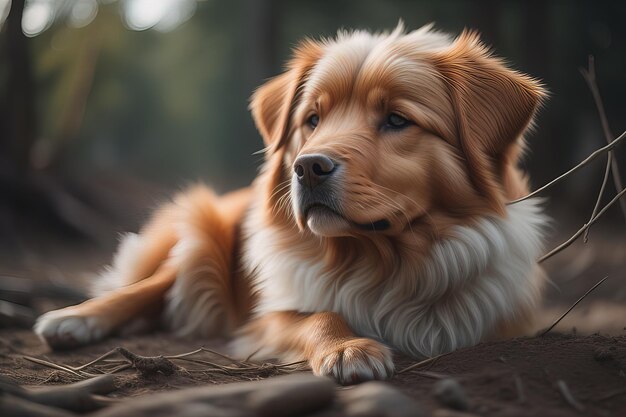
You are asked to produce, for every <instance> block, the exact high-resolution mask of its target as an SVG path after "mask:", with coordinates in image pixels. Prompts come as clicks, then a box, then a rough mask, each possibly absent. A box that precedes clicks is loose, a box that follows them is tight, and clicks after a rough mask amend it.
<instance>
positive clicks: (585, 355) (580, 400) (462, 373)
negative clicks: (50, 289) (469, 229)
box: [0, 224, 626, 417]
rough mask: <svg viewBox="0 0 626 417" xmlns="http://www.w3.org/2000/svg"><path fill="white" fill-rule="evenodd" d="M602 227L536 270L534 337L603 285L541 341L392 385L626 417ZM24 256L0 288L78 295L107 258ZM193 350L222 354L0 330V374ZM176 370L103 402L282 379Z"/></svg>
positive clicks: (127, 383) (138, 340)
mask: <svg viewBox="0 0 626 417" xmlns="http://www.w3.org/2000/svg"><path fill="white" fill-rule="evenodd" d="M610 226H611V225H610V224H609V227H605V228H604V229H603V228H597V229H593V230H592V233H591V236H590V243H589V244H587V245H585V244H583V243H582V242H579V243H576V244H575V245H573V246H572V247H571V248H570V249H568V250H567V252H564V253H563V254H561V255H559V256H556V257H554V258H552V259H550V260H549V261H548V262H546V264H545V265H544V266H545V268H546V270H547V272H548V275H549V277H550V280H551V284H550V285H548V286H547V291H546V298H545V305H544V308H543V309H542V311H541V312H540V314H539V317H540V320H539V321H540V322H539V323H538V325H537V328H538V329H540V328H545V327H547V326H548V325H549V324H550V323H552V322H553V321H554V320H555V319H556V318H557V317H558V316H559V315H560V314H561V313H562V312H564V311H565V310H566V309H567V308H568V307H569V306H570V305H571V304H572V303H573V302H574V301H576V299H578V298H579V297H580V296H581V295H582V294H583V293H584V292H585V291H586V290H588V289H589V288H590V287H591V286H592V285H593V284H594V283H596V282H597V281H599V280H600V279H601V278H603V277H604V276H609V280H607V281H606V282H605V283H604V284H603V285H602V286H600V287H599V288H598V289H597V290H596V291H594V292H593V293H592V294H591V295H589V297H587V298H586V299H585V300H584V301H583V302H581V303H580V305H579V306H577V307H576V308H575V309H574V310H573V311H572V313H570V314H569V315H568V316H567V317H566V318H565V319H564V320H563V321H562V322H561V323H560V325H559V326H558V327H557V328H556V329H555V330H554V331H553V332H551V333H550V334H548V335H547V336H545V337H534V338H522V339H514V340H508V341H496V342H487V343H482V344H480V345H478V346H475V347H471V348H467V349H462V350H459V351H456V352H453V353H451V354H448V355H445V356H442V357H440V358H438V359H436V360H433V361H431V362H429V363H427V364H424V365H422V366H420V367H418V368H414V369H411V370H408V371H405V372H402V370H403V369H405V368H407V367H409V366H410V365H412V364H415V363H416V361H415V360H413V359H410V358H403V357H396V370H397V371H399V372H398V373H397V374H396V375H395V376H394V377H393V378H392V379H391V381H390V383H391V384H392V385H394V386H395V387H397V388H399V389H400V390H402V391H403V392H405V393H406V394H408V395H409V396H411V397H412V398H415V399H416V400H417V401H418V402H419V403H420V404H422V405H423V407H425V409H427V410H430V411H432V410H435V409H437V408H441V405H438V404H437V402H436V400H435V399H434V397H433V395H432V390H433V385H434V383H435V382H436V381H437V380H440V379H442V378H446V377H453V378H455V379H457V380H458V381H459V382H460V383H461V385H462V386H463V388H464V390H465V392H466V394H467V397H468V399H469V409H468V410H467V412H468V413H470V414H471V415H480V416H542V417H548V416H572V415H574V416H577V415H581V416H603V417H604V416H606V417H609V416H615V417H619V416H626V283H625V281H624V280H626V239H625V238H624V236H623V234H620V233H615V231H614V230H612V228H611V227H610ZM621 226H622V227H623V225H621ZM566 230H568V229H566ZM564 237H567V235H566V234H565V233H561V234H560V235H559V236H557V237H553V238H552V243H551V245H549V246H552V245H554V244H556V243H558V242H560V241H562V240H563V238H564ZM29 253H30V254H31V255H32V256H30V257H28V256H27V257H25V258H23V259H25V260H26V261H27V262H26V263H23V264H22V265H21V266H16V265H15V264H11V262H7V260H6V259H2V258H1V255H2V254H0V279H2V276H3V275H4V276H21V277H29V278H32V279H33V282H38V280H41V281H55V282H63V283H68V282H71V283H72V284H71V285H73V286H76V287H81V286H83V285H84V284H85V283H86V282H88V281H89V277H90V276H91V275H92V274H93V273H94V272H96V271H97V270H98V268H99V267H100V266H101V265H103V264H104V263H105V262H106V260H107V258H108V256H109V255H108V254H107V252H106V251H102V250H86V249H85V248H82V247H80V246H69V245H56V246H54V247H51V246H50V245H48V246H47V249H46V251H45V254H43V253H44V251H41V250H39V249H38V248H37V247H36V246H33V247H32V248H31V250H30V252H29ZM7 265H12V266H7ZM68 277H71V278H68ZM58 306H60V304H59V302H58V301H52V300H49V299H46V298H45V297H44V298H43V299H40V300H37V303H36V306H35V309H36V310H37V311H38V312H41V311H46V310H48V309H51V308H54V307H58ZM0 325H1V324H0ZM201 346H205V347H210V348H212V349H214V350H217V351H221V352H224V351H225V350H224V349H225V348H224V342H223V341H207V340H200V339H177V338H173V337H171V336H170V335H167V334H164V333H152V334H147V335H137V336H128V337H116V338H112V339H109V340H106V341H104V342H101V343H98V344H96V345H93V346H87V347H83V348H79V349H76V350H71V351H65V352H52V351H50V350H49V349H48V348H47V347H46V346H45V345H43V344H42V343H41V342H40V341H39V340H38V339H37V338H36V337H35V335H34V334H33V333H32V332H31V331H30V330H28V329H24V328H17V327H12V326H8V327H7V326H6V323H5V327H4V328H0V374H2V375H5V376H8V377H9V378H11V379H13V380H15V381H17V382H18V383H19V384H22V385H25V386H41V385H58V384H65V383H69V382H74V381H77V380H80V379H83V378H85V375H87V374H96V373H99V372H103V371H104V370H109V371H110V370H111V369H113V367H114V366H116V364H119V357H111V358H108V359H106V360H104V361H102V362H99V363H98V364H96V365H94V366H92V367H88V368H85V369H84V371H85V372H86V373H82V374H81V375H75V374H73V373H72V372H69V371H68V370H67V369H66V370H60V369H53V368H51V367H50V366H51V365H49V364H48V365H44V364H42V363H41V362H40V363H35V362H33V361H31V360H28V359H26V357H34V358H36V359H42V360H44V361H48V362H51V363H56V364H63V365H69V366H78V365H82V364H85V363H88V362H90V361H92V360H95V359H97V358H98V357H99V356H100V355H102V354H105V353H107V352H109V351H111V350H112V349H115V348H117V347H125V348H126V349H128V350H129V351H131V352H134V353H137V354H141V355H146V356H153V355H154V356H157V355H177V354H181V353H185V352H191V351H194V350H196V349H197V348H199V347H201ZM194 358H197V359H199V360H202V361H208V362H210V363H218V364H221V365H222V366H224V365H229V361H227V360H225V359H224V358H220V357H218V356H216V355H214V354H211V353H208V352H204V353H202V354H200V356H194ZM116 360H118V362H115V361H116ZM176 364H177V365H181V363H179V362H176ZM182 365H184V367H185V370H184V371H178V372H176V373H175V374H174V375H170V376H165V375H162V374H158V373H157V374H156V375H150V376H145V375H141V374H140V373H138V372H137V371H136V370H135V369H125V370H122V371H120V372H117V373H116V374H115V375H116V385H117V387H118V389H117V391H115V392H114V393H113V394H111V395H110V397H112V398H115V399H121V398H126V397H129V396H140V395H145V394H148V393H150V392H157V391H164V390H172V389H180V388H183V387H187V386H193V385H198V384H224V383H230V382H236V381H247V380H256V379H264V378H268V377H271V376H273V375H278V374H280V373H284V372H286V370H282V371H281V369H280V368H277V367H275V366H272V365H266V366H264V367H263V368H262V369H254V370H251V371H249V372H240V371H235V372H231V373H230V374H229V373H225V372H215V371H207V368H206V366H205V362H197V363H192V362H184V363H182ZM212 369H214V368H212ZM291 371H293V370H289V372H291ZM305 372H306V371H305ZM338 389H344V388H338Z"/></svg>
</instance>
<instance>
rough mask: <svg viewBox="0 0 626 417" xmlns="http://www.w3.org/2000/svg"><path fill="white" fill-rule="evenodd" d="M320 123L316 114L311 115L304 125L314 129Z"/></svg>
mask: <svg viewBox="0 0 626 417" xmlns="http://www.w3.org/2000/svg"><path fill="white" fill-rule="evenodd" d="M319 122H320V117H319V116H318V115H317V114H314V115H312V116H311V117H309V118H308V120H307V121H306V123H307V124H308V125H309V127H310V128H311V129H315V128H316V127H317V125H318V124H319Z"/></svg>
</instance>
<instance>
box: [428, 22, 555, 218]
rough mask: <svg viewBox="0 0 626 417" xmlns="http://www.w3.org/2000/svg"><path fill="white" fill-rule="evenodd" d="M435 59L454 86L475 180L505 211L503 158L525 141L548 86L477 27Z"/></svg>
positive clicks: (462, 143) (499, 209)
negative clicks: (492, 45) (507, 58)
mask: <svg viewBox="0 0 626 417" xmlns="http://www.w3.org/2000/svg"><path fill="white" fill-rule="evenodd" d="M435 65H436V67H437V69H438V70H439V72H440V73H441V74H442V75H443V77H444V79H445V80H446V82H447V83H448V85H449V88H450V95H451V99H452V103H453V106H454V112H455V118H456V124H457V126H456V130H457V135H458V141H459V146H460V147H461V150H462V152H463V155H464V157H465V159H466V161H467V164H468V168H469V171H470V175H471V176H472V181H473V182H474V185H475V187H476V188H477V189H478V191H479V192H480V193H482V194H483V195H484V196H485V197H487V198H488V200H489V201H490V203H491V204H490V205H491V206H492V207H493V208H494V209H495V210H496V211H497V212H500V213H503V212H504V203H505V202H504V197H503V194H502V187H501V183H500V181H501V178H500V172H499V171H501V168H502V167H501V166H500V165H499V164H500V162H501V161H502V158H503V155H504V154H505V153H506V151H507V150H508V149H510V148H511V146H512V145H514V144H516V143H520V142H521V140H522V139H521V136H522V134H523V133H524V131H525V130H526V129H527V128H528V126H529V125H530V124H531V122H532V118H533V115H534V114H535V111H536V109H537V107H538V106H539V105H540V104H541V102H542V100H543V99H544V98H545V96H546V92H545V90H544V89H543V87H542V86H541V84H540V83H539V82H538V81H536V80H534V79H532V78H530V77H528V76H526V75H524V74H521V73H519V72H516V71H514V70H512V69H510V68H507V67H506V66H505V64H504V63H503V62H502V61H501V60H500V59H498V58H495V57H493V56H492V55H491V53H490V51H489V49H488V48H487V47H486V46H485V45H484V44H482V43H481V41H480V39H479V37H478V35H477V34H476V33H473V32H468V31H465V32H463V33H462V34H461V35H460V36H459V37H458V38H457V39H456V40H455V41H454V42H453V43H452V44H451V45H450V46H449V47H447V48H445V49H444V50H441V51H438V52H437V53H435ZM513 162H515V161H513Z"/></svg>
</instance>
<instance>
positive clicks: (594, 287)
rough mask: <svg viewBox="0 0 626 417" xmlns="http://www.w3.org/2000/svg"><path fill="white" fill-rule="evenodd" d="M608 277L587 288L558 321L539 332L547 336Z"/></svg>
mask: <svg viewBox="0 0 626 417" xmlns="http://www.w3.org/2000/svg"><path fill="white" fill-rule="evenodd" d="M607 279H609V277H608V276H606V277H604V278H602V279H601V280H600V281H598V282H596V285H594V286H593V287H591V288H589V289H588V290H587V292H586V293H585V294H583V296H582V297H580V298H579V299H578V300H576V302H575V303H574V304H572V306H571V307H570V308H568V309H567V311H566V312H565V313H563V314H561V316H560V317H559V318H558V319H556V321H555V322H554V323H552V325H551V326H550V327H548V328H547V329H546V330H544V331H543V332H541V333H540V334H539V336H540V337H541V336H545V335H546V334H547V333H548V332H550V330H552V329H554V327H555V326H556V325H557V324H559V323H560V322H561V320H563V318H565V316H567V315H568V314H569V312H570V311H572V310H573V309H574V307H576V306H577V305H578V303H580V302H581V301H582V300H584V299H585V297H587V296H588V295H589V294H591V292H592V291H593V290H595V289H596V288H598V287H599V286H600V285H601V284H602V283H603V282H604V281H606V280H607Z"/></svg>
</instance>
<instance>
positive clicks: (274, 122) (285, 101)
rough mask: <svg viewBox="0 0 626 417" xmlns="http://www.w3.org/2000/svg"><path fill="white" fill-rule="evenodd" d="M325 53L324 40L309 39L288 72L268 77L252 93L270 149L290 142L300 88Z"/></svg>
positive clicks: (252, 103) (256, 118)
mask: <svg viewBox="0 0 626 417" xmlns="http://www.w3.org/2000/svg"><path fill="white" fill-rule="evenodd" d="M321 55H322V45H321V44H320V43H318V42H314V41H311V40H305V41H304V42H302V43H301V44H300V45H299V46H298V47H297V48H296V50H295V51H294V55H293V58H292V59H291V60H290V61H289V63H288V65H287V69H286V70H285V72H283V73H282V74H280V75H278V76H276V77H274V78H272V79H270V80H269V81H267V82H266V83H265V84H263V85H262V86H261V87H259V88H258V89H257V90H256V91H255V92H254V94H253V95H252V98H251V100H250V110H251V111H252V117H253V118H254V123H255V124H256V127H257V129H258V130H259V132H260V133H261V136H263V141H264V142H265V147H266V148H267V149H268V150H269V151H270V153H271V152H274V151H276V150H278V149H280V148H281V147H282V146H284V145H285V143H286V142H287V138H288V136H289V121H290V118H291V113H292V111H293V109H294V108H295V105H296V102H297V99H298V95H299V93H300V88H301V86H302V85H303V84H304V82H305V80H306V77H307V75H308V72H309V71H310V70H311V68H313V66H314V65H315V63H316V62H317V61H318V59H319V58H320V57H321Z"/></svg>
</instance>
